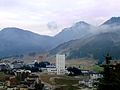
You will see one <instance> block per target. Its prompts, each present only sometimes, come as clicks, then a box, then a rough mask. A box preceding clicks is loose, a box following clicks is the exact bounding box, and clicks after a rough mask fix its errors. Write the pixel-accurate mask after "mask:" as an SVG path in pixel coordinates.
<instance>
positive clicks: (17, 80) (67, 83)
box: [0, 54, 108, 90]
mask: <svg viewBox="0 0 120 90" xmlns="http://www.w3.org/2000/svg"><path fill="white" fill-rule="evenodd" d="M106 62H107V63H108V61H106ZM0 74H1V75H0V76H1V77H0V90H69V89H71V90H81V89H82V90H93V89H94V90H96V89H97V84H96V83H98V82H99V81H98V80H99V79H100V78H103V75H102V74H101V72H96V71H94V70H87V69H82V68H81V67H77V66H76V67H75V66H71V67H70V66H66V59H65V55H60V54H57V55H56V56H55V63H50V62H48V61H43V60H42V61H39V60H34V61H33V62H31V63H24V61H22V60H15V61H8V60H1V61H0Z"/></svg>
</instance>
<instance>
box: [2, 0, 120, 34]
mask: <svg viewBox="0 0 120 90" xmlns="http://www.w3.org/2000/svg"><path fill="white" fill-rule="evenodd" d="M112 16H120V0H0V28H1V29H2V28H5V27H18V28H21V29H27V30H30V31H33V32H36V33H39V34H42V35H43V34H45V35H51V36H52V35H55V34H56V33H58V32H60V31H61V30H62V28H64V27H69V26H71V25H73V24H74V23H75V22H78V21H86V22H87V23H90V24H92V25H96V26H98V25H100V24H101V23H103V22H104V21H105V20H107V19H109V18H111V17H112Z"/></svg>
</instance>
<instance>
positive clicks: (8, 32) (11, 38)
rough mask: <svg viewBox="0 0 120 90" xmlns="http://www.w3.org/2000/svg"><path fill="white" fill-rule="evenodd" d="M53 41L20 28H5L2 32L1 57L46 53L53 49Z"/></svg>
mask: <svg viewBox="0 0 120 90" xmlns="http://www.w3.org/2000/svg"><path fill="white" fill-rule="evenodd" d="M52 39H53V38H52V37H49V36H43V35H39V34H36V33H33V32H30V31H27V30H22V29H19V28H4V29H3V30H1V31H0V56H7V55H16V54H24V53H28V52H45V51H47V50H49V49H50V48H52V43H51V42H50V41H51V40H52Z"/></svg>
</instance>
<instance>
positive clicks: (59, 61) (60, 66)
mask: <svg viewBox="0 0 120 90" xmlns="http://www.w3.org/2000/svg"><path fill="white" fill-rule="evenodd" d="M56 69H57V75H64V74H65V55H59V54H57V55H56Z"/></svg>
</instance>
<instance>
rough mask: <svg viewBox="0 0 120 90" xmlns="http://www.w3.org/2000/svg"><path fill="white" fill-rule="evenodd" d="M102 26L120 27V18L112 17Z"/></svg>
mask: <svg viewBox="0 0 120 90" xmlns="http://www.w3.org/2000/svg"><path fill="white" fill-rule="evenodd" d="M102 25H112V26H114V25H115V26H117V25H120V17H112V18H110V19H109V20H107V21H105V22H104V23H103V24H102Z"/></svg>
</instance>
